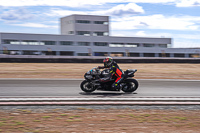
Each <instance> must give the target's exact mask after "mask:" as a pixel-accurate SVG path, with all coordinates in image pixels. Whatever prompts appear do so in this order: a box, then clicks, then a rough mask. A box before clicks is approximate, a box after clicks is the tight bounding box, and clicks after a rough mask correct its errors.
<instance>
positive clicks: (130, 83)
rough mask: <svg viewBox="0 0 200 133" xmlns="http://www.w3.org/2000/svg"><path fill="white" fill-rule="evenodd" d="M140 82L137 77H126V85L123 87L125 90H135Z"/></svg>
mask: <svg viewBox="0 0 200 133" xmlns="http://www.w3.org/2000/svg"><path fill="white" fill-rule="evenodd" d="M138 86H139V84H138V81H137V80H136V79H126V80H125V86H124V87H123V88H122V91H123V92H134V91H136V90H137V88H138Z"/></svg>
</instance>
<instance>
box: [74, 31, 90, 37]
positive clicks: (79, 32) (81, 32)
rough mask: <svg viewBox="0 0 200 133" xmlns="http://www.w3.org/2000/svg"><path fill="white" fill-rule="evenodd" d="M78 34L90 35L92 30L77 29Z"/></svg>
mask: <svg viewBox="0 0 200 133" xmlns="http://www.w3.org/2000/svg"><path fill="white" fill-rule="evenodd" d="M77 35H85V36H90V32H89V31H77Z"/></svg>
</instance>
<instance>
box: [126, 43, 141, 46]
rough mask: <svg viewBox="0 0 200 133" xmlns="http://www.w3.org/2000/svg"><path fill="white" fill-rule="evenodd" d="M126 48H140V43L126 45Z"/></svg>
mask: <svg viewBox="0 0 200 133" xmlns="http://www.w3.org/2000/svg"><path fill="white" fill-rule="evenodd" d="M124 47H139V44H138V43H127V44H125V45H124Z"/></svg>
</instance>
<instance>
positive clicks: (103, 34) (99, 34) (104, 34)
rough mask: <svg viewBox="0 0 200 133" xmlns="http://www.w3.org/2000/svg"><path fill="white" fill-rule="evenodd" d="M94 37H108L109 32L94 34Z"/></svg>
mask: <svg viewBox="0 0 200 133" xmlns="http://www.w3.org/2000/svg"><path fill="white" fill-rule="evenodd" d="M93 36H108V32H94V33H93Z"/></svg>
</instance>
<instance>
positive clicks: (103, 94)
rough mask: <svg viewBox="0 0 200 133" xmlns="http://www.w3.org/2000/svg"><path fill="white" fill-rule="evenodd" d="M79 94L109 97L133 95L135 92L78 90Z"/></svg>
mask: <svg viewBox="0 0 200 133" xmlns="http://www.w3.org/2000/svg"><path fill="white" fill-rule="evenodd" d="M79 94H80V95H87V96H101V97H110V96H125V95H135V94H137V93H132V92H131V93H124V92H91V93H89V92H88V93H87V92H80V93H79Z"/></svg>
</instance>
